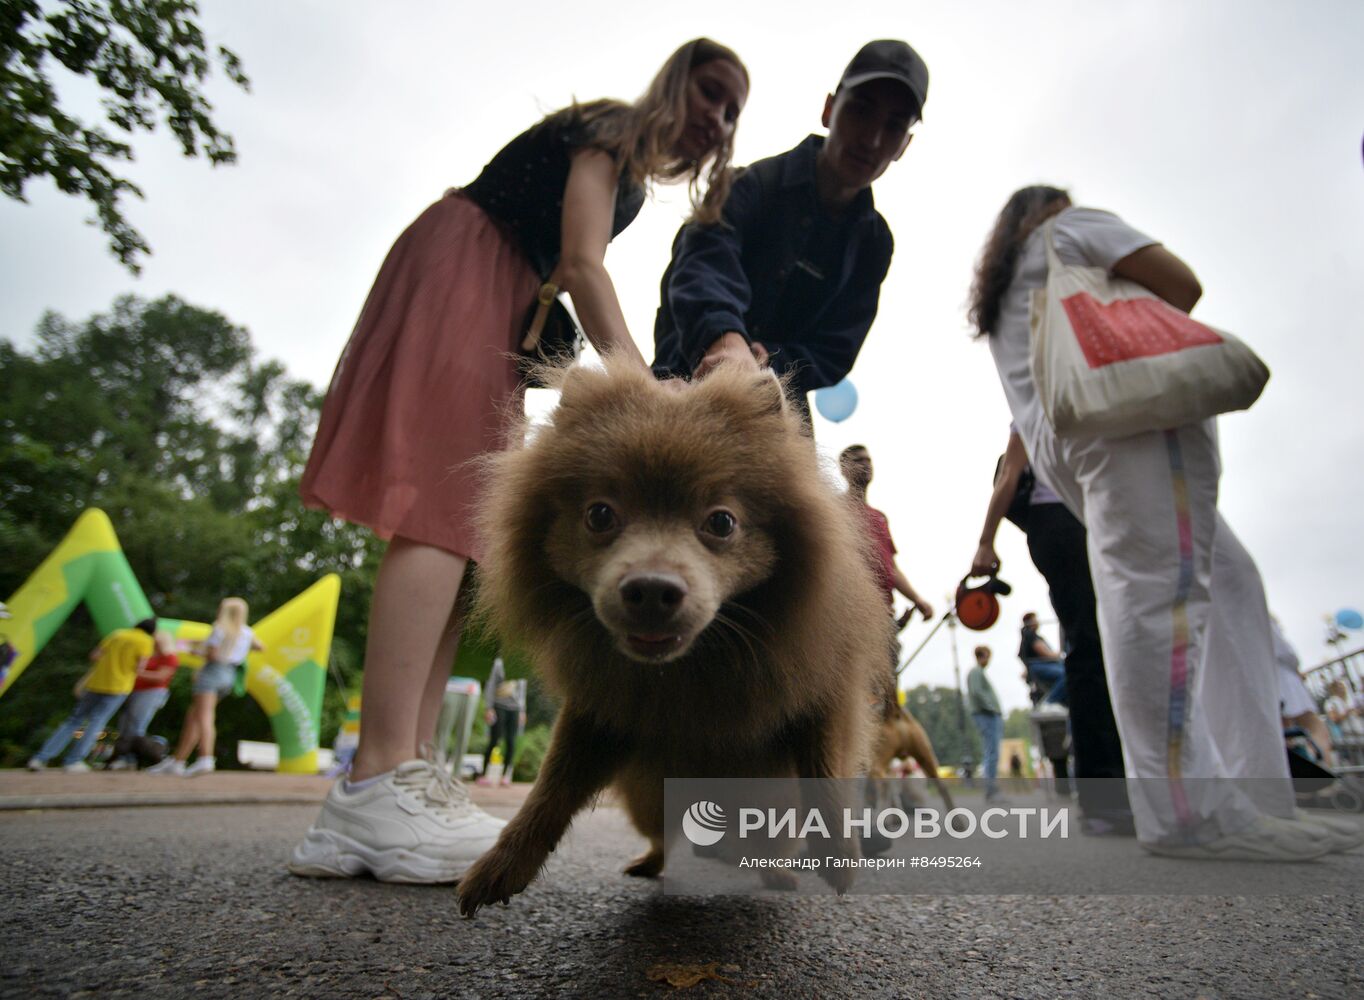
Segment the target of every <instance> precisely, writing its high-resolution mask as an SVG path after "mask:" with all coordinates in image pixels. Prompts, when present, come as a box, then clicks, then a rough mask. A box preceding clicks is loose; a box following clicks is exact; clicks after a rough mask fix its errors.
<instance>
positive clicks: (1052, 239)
mask: <svg viewBox="0 0 1364 1000" xmlns="http://www.w3.org/2000/svg"><path fill="white" fill-rule="evenodd" d="M1056 218H1057V217H1056V216H1055V215H1053V216H1052V217H1051V218H1050V219H1048V220H1047V221H1046V222H1044V223H1042V239H1043V241H1044V242H1045V243H1046V245H1047V274H1049V275H1050V274H1052V273H1053V272H1055V271H1059V270H1060V269H1061V267H1062V266H1063V265H1062V264H1061V258H1060V256H1059V255H1058V254H1057V253H1056Z"/></svg>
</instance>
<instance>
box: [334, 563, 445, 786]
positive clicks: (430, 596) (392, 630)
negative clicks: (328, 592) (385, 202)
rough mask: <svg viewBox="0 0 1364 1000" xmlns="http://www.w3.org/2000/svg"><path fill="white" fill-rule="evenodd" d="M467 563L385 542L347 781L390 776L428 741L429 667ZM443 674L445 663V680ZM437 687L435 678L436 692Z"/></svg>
mask: <svg viewBox="0 0 1364 1000" xmlns="http://www.w3.org/2000/svg"><path fill="white" fill-rule="evenodd" d="M467 561H468V560H466V559H465V558H464V557H463V556H458V555H455V554H454V553H452V552H447V551H445V550H444V549H438V548H435V547H434V546H431V545H423V544H422V543H420V542H413V541H410V540H408V539H405V538H394V539H393V540H392V541H391V542H389V545H388V550H387V551H386V552H385V553H384V558H383V562H382V563H381V564H380V566H379V576H378V578H377V579H376V580H375V582H374V600H373V602H372V603H371V605H370V613H369V639H368V641H367V642H366V643H365V675H364V683H363V686H362V688H361V710H360V711H361V719H360V745H359V747H358V748H356V751H355V764H354V766H353V767H352V768H351V780H352V781H362V780H364V779H365V778H371V777H373V776H374V775H377V774H383V773H384V772H385V771H391V770H392V769H393V768H394V767H396V766H397V765H399V764H401V763H402V762H403V761H405V760H411V759H412V758H413V757H414V756H416V754H417V745H418V744H419V743H420V742H421V741H422V740H429V739H430V738H431V735H430V734H431V731H433V730H434V728H435V716H434V715H431V716H430V719H429V721H428V720H427V719H426V713H427V702H428V701H429V700H430V693H431V692H432V691H433V690H435V689H436V682H435V675H436V674H437V673H438V671H436V670H434V669H433V664H434V663H435V662H436V657H437V653H438V651H439V649H440V647H441V646H442V645H444V644H445V643H446V641H447V638H446V634H445V630H446V627H447V625H448V624H449V622H450V620H451V616H452V613H453V611H454V607H455V599H456V598H457V597H458V596H459V586H460V581H461V579H462V578H463V576H464V567H465V564H466V563H467ZM456 641H458V640H457V638H456ZM449 669H450V660H446V661H445V670H446V673H447V675H448V673H449ZM444 686H445V681H444V679H443V678H442V679H441V680H440V690H441V692H443V690H444ZM439 697H440V695H437V697H436V702H435V705H436V710H437V711H439V705H440V703H439ZM419 727H424V728H419Z"/></svg>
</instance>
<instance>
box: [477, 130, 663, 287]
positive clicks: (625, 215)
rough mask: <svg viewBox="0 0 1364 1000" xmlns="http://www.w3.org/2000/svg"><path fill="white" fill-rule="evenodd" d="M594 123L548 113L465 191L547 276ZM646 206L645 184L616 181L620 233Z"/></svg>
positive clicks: (614, 232)
mask: <svg viewBox="0 0 1364 1000" xmlns="http://www.w3.org/2000/svg"><path fill="white" fill-rule="evenodd" d="M593 144H594V143H593V135H592V132H591V128H590V126H588V125H586V124H584V123H583V121H582V120H581V118H579V117H578V116H576V115H574V114H573V113H572V112H571V111H570V112H567V113H563V114H554V115H551V116H550V117H548V118H544V119H542V120H541V121H539V122H537V123H536V124H534V125H532V126H531V127H530V128H528V129H526V131H524V132H522V133H521V134H520V135H518V136H517V137H516V138H515V139H513V140H512V141H511V142H509V143H507V145H505V146H504V147H502V149H501V150H500V151H499V152H498V153H497V155H496V156H494V157H493V158H492V160H491V161H490V162H489V163H488V165H487V166H486V167H484V168H483V171H482V173H480V174H479V175H478V177H477V178H475V180H474V182H473V183H472V184H469V185H467V186H466V187H465V188H464V189H463V191H464V194H465V195H467V196H468V197H469V198H470V199H472V200H473V202H474V203H475V204H477V205H478V206H479V207H480V208H481V209H483V211H485V212H487V213H488V215H490V216H492V217H493V218H494V219H496V220H498V221H499V222H501V223H503V224H504V225H506V226H507V227H509V228H510V229H511V231H512V232H513V233H514V234H515V236H516V240H517V243H518V244H519V245H520V247H521V251H522V252H523V253H524V254H525V255H526V258H527V260H529V261H530V264H531V267H532V268H534V269H535V272H536V273H537V274H538V275H539V276H540V278H541V280H546V279H548V278H549V276H550V274H551V272H553V270H554V268H555V266H556V265H557V264H558V263H559V249H560V243H561V242H562V235H563V234H562V220H563V211H564V189H565V188H566V187H567V186H568V171H569V166H570V159H571V157H572V155H573V154H574V153H575V152H576V151H577V150H579V149H581V148H582V147H584V146H591V145H593ZM643 205H644V189H643V188H642V187H641V186H640V185H638V184H636V183H634V182H633V181H631V180H630V178H629V177H628V176H626V175H625V174H624V173H622V174H621V178H620V181H619V183H618V184H617V185H616V208H615V216H614V218H613V219H612V220H611V236H612V237H613V238H614V237H616V236H618V235H620V233H621V232H622V231H623V230H624V229H625V227H626V226H628V225H629V224H630V223H631V222H633V221H634V219H635V216H636V215H638V214H639V210H640V208H641V207H643Z"/></svg>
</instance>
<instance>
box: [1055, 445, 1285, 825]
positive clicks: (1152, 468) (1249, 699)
mask: <svg viewBox="0 0 1364 1000" xmlns="http://www.w3.org/2000/svg"><path fill="white" fill-rule="evenodd" d="M1042 433H1043V434H1050V429H1049V428H1044V429H1043V431H1042ZM1039 444H1040V447H1036V448H1035V449H1034V448H1030V449H1029V450H1030V452H1031V453H1032V454H1035V455H1037V456H1038V457H1039V458H1040V459H1042V462H1041V465H1037V464H1035V465H1034V471H1035V472H1036V473H1037V475H1038V476H1040V477H1041V479H1042V481H1043V482H1045V483H1047V485H1049V486H1051V487H1052V489H1053V490H1055V491H1056V493H1057V494H1058V495H1059V496H1060V497H1061V499H1062V500H1063V501H1064V502H1065V503H1066V505H1067V506H1069V507H1070V509H1071V510H1072V511H1073V512H1074V513H1075V514H1076V516H1077V517H1079V518H1080V520H1081V521H1083V522H1084V524H1085V527H1086V529H1088V532H1089V565H1090V570H1091V573H1092V575H1093V577H1094V593H1095V597H1096V598H1097V602H1098V615H1099V632H1100V635H1101V637H1102V640H1103V650H1104V663H1105V665H1106V669H1107V673H1108V686H1109V691H1110V692H1111V695H1112V699H1113V714H1114V716H1115V717H1116V719H1117V723H1118V731H1119V733H1120V734H1121V735H1122V743H1123V759H1124V763H1125V765H1126V768H1127V775H1128V785H1129V789H1128V791H1129V797H1130V798H1131V800H1132V808H1133V812H1134V813H1135V818H1136V825H1137V835H1138V837H1139V838H1140V839H1142V840H1143V841H1157V840H1179V839H1185V838H1190V837H1194V838H1199V839H1206V838H1210V837H1214V836H1220V835H1222V834H1226V833H1233V832H1235V831H1237V830H1239V829H1242V828H1244V827H1245V826H1247V825H1248V824H1249V823H1251V822H1252V821H1253V820H1254V819H1255V817H1256V816H1257V815H1258V814H1259V813H1260V812H1266V813H1270V814H1273V815H1277V816H1284V817H1291V816H1292V815H1293V810H1294V801H1293V791H1292V785H1291V784H1290V782H1289V779H1288V764H1287V758H1286V756H1285V750H1284V742H1283V734H1282V726H1281V722H1280V718H1279V696H1278V681H1277V677H1276V666H1275V661H1274V654H1273V640H1272V636H1271V633H1270V625H1269V611H1268V608H1267V607H1266V604H1265V596H1264V585H1263V583H1262V581H1261V579H1260V573H1259V570H1257V569H1256V567H1255V563H1254V562H1253V561H1252V560H1251V558H1250V554H1249V553H1248V552H1246V550H1245V547H1244V546H1242V545H1241V543H1240V541H1239V540H1237V538H1236V536H1235V535H1234V534H1233V533H1232V531H1231V529H1230V528H1229V527H1228V526H1227V524H1226V522H1225V521H1223V520H1222V518H1221V516H1220V515H1219V514H1218V513H1217V480H1218V477H1219V475H1220V460H1219V457H1218V449H1217V431H1216V426H1215V424H1214V423H1213V421H1205V422H1203V423H1199V424H1189V425H1187V426H1185V427H1181V428H1178V429H1177V430H1174V431H1163V432H1160V431H1153V432H1150V433H1146V434H1137V435H1133V436H1131V437H1126V438H1100V439H1093V438H1091V439H1084V440H1072V439H1052V440H1044V441H1042V442H1039ZM1228 778H1233V779H1255V780H1253V781H1251V780H1247V781H1241V780H1238V781H1236V782H1235V783H1234V784H1233V783H1231V782H1228V781H1226V780H1208V779H1228Z"/></svg>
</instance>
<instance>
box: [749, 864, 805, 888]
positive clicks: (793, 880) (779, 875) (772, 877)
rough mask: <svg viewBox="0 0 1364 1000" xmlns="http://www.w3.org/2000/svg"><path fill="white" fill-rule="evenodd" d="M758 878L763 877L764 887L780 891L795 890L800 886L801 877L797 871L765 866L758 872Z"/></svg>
mask: <svg viewBox="0 0 1364 1000" xmlns="http://www.w3.org/2000/svg"><path fill="white" fill-rule="evenodd" d="M758 878H760V879H762V883H763V887H764V888H766V889H775V890H777V891H778V892H795V891H796V889H797V888H798V887H799V886H800V879H799V878H797V877H796V873H795V872H790V871H784V870H783V869H781V868H764V869H762V870H761V871H759V872H758Z"/></svg>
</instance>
